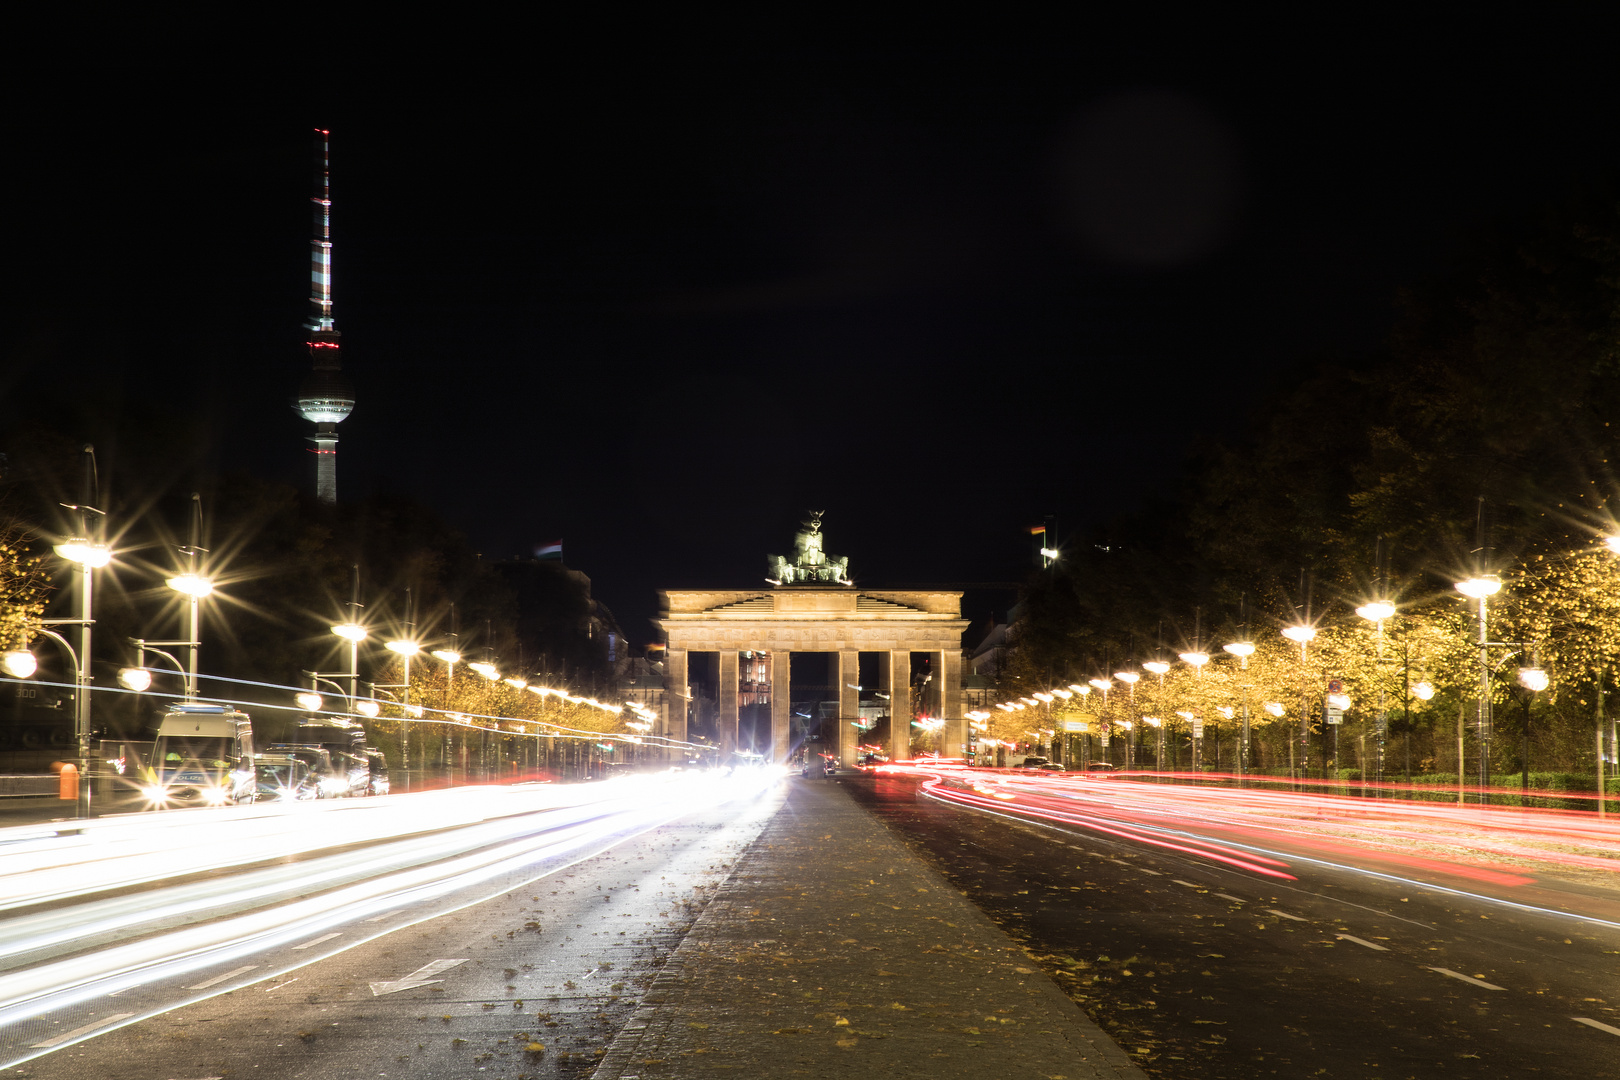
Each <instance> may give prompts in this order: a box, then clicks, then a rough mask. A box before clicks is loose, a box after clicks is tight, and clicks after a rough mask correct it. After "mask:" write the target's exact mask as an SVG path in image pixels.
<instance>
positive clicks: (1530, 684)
mask: <svg viewBox="0 0 1620 1080" xmlns="http://www.w3.org/2000/svg"><path fill="white" fill-rule="evenodd" d="M1548 681H1549V680H1548V678H1547V672H1546V671H1545V670H1544V669H1543V668H1542V667H1541V666H1540V665H1539V664H1537V663H1535V662H1534V660H1533V659H1532V661H1531V663H1530V664H1529V665H1527V666H1525V667H1521V668H1520V669H1519V686H1520V687H1522V688H1523V690H1524V693H1522V694H1521V695H1520V701H1521V703H1522V704H1523V705H1524V759H1523V761H1522V762H1521V763H1520V769H1519V790H1520V791H1522V792H1525V793H1526V794H1528V792H1529V791H1530V701H1531V699H1532V698H1534V697H1535V696H1536V695H1537V694H1539V693H1541V691H1543V690H1545V689H1547V683H1548ZM1522 797H1523V796H1521V798H1522ZM1598 797H1599V799H1601V798H1602V797H1603V793H1602V792H1601V791H1600V792H1599V793H1598ZM1526 801H1528V800H1526Z"/></svg>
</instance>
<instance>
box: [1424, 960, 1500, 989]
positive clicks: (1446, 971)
mask: <svg viewBox="0 0 1620 1080" xmlns="http://www.w3.org/2000/svg"><path fill="white" fill-rule="evenodd" d="M1424 966H1425V967H1427V966H1428V965H1424ZM1429 970H1430V971H1438V972H1439V973H1440V974H1442V975H1450V976H1451V977H1452V978H1453V979H1461V980H1462V981H1463V982H1465V983H1473V984H1474V985H1475V986H1483V987H1484V988H1485V989H1487V990H1506V989H1507V987H1505V986H1497V985H1496V984H1495V983H1488V982H1486V981H1485V980H1484V979H1476V978H1474V977H1473V976H1472V975H1464V974H1463V973H1462V972H1460V971H1452V970H1451V969H1450V968H1442V967H1430V968H1429Z"/></svg>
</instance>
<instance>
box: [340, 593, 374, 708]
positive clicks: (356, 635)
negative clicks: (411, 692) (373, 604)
mask: <svg viewBox="0 0 1620 1080" xmlns="http://www.w3.org/2000/svg"><path fill="white" fill-rule="evenodd" d="M351 580H352V582H353V585H352V587H351V592H350V594H349V604H348V607H349V621H348V622H345V623H339V624H338V625H336V626H334V627H332V633H334V634H336V635H337V636H338V637H340V638H342V639H343V640H344V641H347V642H348V643H349V671H348V678H349V701H350V702H351V703H352V702H354V701H355V700H357V699H358V698H359V697H360V643H361V642H362V641H364V640H366V638H367V636H369V634H370V631H369V630H367V629H366V628H365V627H364V626H362V625H361V624H360V608H361V607H363V606H364V605H362V604H361V603H360V566H359V564H358V563H357V564H355V566H354V567H353V575H352V578H351Z"/></svg>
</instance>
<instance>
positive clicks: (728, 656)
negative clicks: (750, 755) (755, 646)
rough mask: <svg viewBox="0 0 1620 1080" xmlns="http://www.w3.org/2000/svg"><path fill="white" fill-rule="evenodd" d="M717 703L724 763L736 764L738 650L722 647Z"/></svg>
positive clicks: (718, 665) (717, 665) (716, 694)
mask: <svg viewBox="0 0 1620 1080" xmlns="http://www.w3.org/2000/svg"><path fill="white" fill-rule="evenodd" d="M715 666H716V667H717V668H719V676H718V678H717V680H716V681H717V682H718V683H719V684H720V685H719V687H718V688H717V689H716V692H715V704H716V705H718V706H719V708H720V715H719V717H718V718H717V721H716V722H717V723H718V725H719V728H720V731H719V735H720V752H721V753H722V754H724V755H725V758H724V760H723V761H722V762H721V764H722V765H735V764H736V762H735V761H733V760H731V759H732V751H733V750H735V749H737V675H738V673H737V650H736V649H730V648H727V649H721V650H720V662H719V663H718V664H716V665H715Z"/></svg>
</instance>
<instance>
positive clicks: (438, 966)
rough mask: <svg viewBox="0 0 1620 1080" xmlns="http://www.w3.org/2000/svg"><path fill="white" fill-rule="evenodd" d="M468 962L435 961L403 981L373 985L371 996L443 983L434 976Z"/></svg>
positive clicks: (464, 960) (380, 995)
mask: <svg viewBox="0 0 1620 1080" xmlns="http://www.w3.org/2000/svg"><path fill="white" fill-rule="evenodd" d="M466 962H467V959H466V958H463V959H461V960H435V961H433V963H431V964H423V965H422V966H421V967H419V968H417V969H416V970H415V971H413V972H411V973H410V974H409V975H407V976H405V977H404V978H403V979H395V980H394V981H393V982H374V983H371V984H370V985H371V996H372V997H382V996H383V995H384V994H397V993H399V992H400V991H401V990H414V989H415V988H416V987H418V986H426V985H427V984H428V983H436V982H443V981H444V980H443V979H435V978H434V977H433V976H435V975H437V974H438V973H439V972H441V971H449V970H450V969H451V968H453V967H455V966H456V965H458V964H465V963H466Z"/></svg>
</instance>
